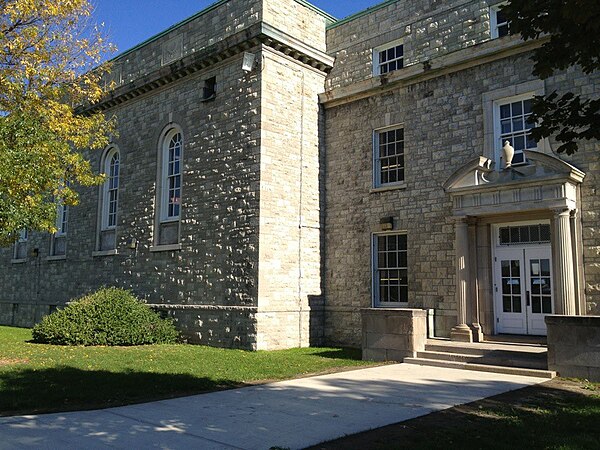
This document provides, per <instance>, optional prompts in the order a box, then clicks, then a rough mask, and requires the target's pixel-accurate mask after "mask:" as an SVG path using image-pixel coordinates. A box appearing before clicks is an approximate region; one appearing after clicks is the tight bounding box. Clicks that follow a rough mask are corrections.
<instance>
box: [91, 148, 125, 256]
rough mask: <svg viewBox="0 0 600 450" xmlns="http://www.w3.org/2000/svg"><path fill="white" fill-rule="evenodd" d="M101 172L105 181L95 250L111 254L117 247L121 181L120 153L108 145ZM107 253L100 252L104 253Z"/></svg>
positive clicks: (99, 210) (100, 198) (100, 200)
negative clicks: (104, 176)
mask: <svg viewBox="0 0 600 450" xmlns="http://www.w3.org/2000/svg"><path fill="white" fill-rule="evenodd" d="M100 170H101V172H103V173H104V174H105V175H106V181H105V182H104V184H103V185H102V187H101V188H100V195H99V203H98V230H99V231H98V233H97V236H96V250H97V251H100V252H109V253H108V254H113V253H114V252H115V251H116V248H117V215H118V211H119V186H120V181H121V153H120V152H119V149H118V148H117V147H115V146H111V147H109V148H108V149H107V150H106V152H105V153H104V157H103V158H102V161H101V167H100ZM106 254H107V253H101V255H106Z"/></svg>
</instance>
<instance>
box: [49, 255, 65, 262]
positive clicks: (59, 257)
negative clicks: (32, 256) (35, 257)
mask: <svg viewBox="0 0 600 450" xmlns="http://www.w3.org/2000/svg"><path fill="white" fill-rule="evenodd" d="M65 259H67V255H54V256H46V261H62V260H65Z"/></svg>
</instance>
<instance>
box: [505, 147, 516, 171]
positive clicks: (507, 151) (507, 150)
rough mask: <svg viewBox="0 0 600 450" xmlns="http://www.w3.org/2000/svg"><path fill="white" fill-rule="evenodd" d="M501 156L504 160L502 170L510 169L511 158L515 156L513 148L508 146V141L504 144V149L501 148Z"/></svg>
mask: <svg viewBox="0 0 600 450" xmlns="http://www.w3.org/2000/svg"><path fill="white" fill-rule="evenodd" d="M502 156H503V158H504V168H505V169H508V168H510V167H511V166H512V160H513V157H514V156H515V148H514V147H513V146H512V145H510V141H506V142H504V147H502Z"/></svg>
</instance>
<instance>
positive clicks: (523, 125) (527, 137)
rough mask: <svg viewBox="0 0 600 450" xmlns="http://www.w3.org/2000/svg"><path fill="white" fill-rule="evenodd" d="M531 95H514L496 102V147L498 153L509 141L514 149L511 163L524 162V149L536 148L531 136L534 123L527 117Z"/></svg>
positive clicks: (529, 114)
mask: <svg viewBox="0 0 600 450" xmlns="http://www.w3.org/2000/svg"><path fill="white" fill-rule="evenodd" d="M531 97H532V96H531V95H527V96H521V97H515V98H512V99H506V100H499V101H498V102H497V103H496V130H495V135H496V149H497V151H498V154H500V151H501V149H502V147H503V146H504V143H505V142H506V141H509V142H510V144H511V145H512V146H513V147H514V149H515V155H514V157H513V160H512V163H513V164H520V163H524V162H525V154H524V153H523V151H524V150H534V149H536V148H537V143H536V141H535V140H534V139H533V138H532V137H531V129H532V128H533V127H534V125H535V124H534V123H533V122H531V120H530V119H529V117H530V116H531V102H532V98H531Z"/></svg>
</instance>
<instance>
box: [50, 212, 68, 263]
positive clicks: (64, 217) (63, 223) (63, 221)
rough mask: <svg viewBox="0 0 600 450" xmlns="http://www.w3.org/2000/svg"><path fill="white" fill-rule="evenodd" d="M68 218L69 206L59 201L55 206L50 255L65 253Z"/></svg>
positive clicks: (62, 254)
mask: <svg viewBox="0 0 600 450" xmlns="http://www.w3.org/2000/svg"><path fill="white" fill-rule="evenodd" d="M68 220H69V207H68V206H67V205H64V204H63V203H59V204H58V206H57V207H56V233H54V236H52V237H51V239H50V256H64V255H66V254H67V227H68Z"/></svg>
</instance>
